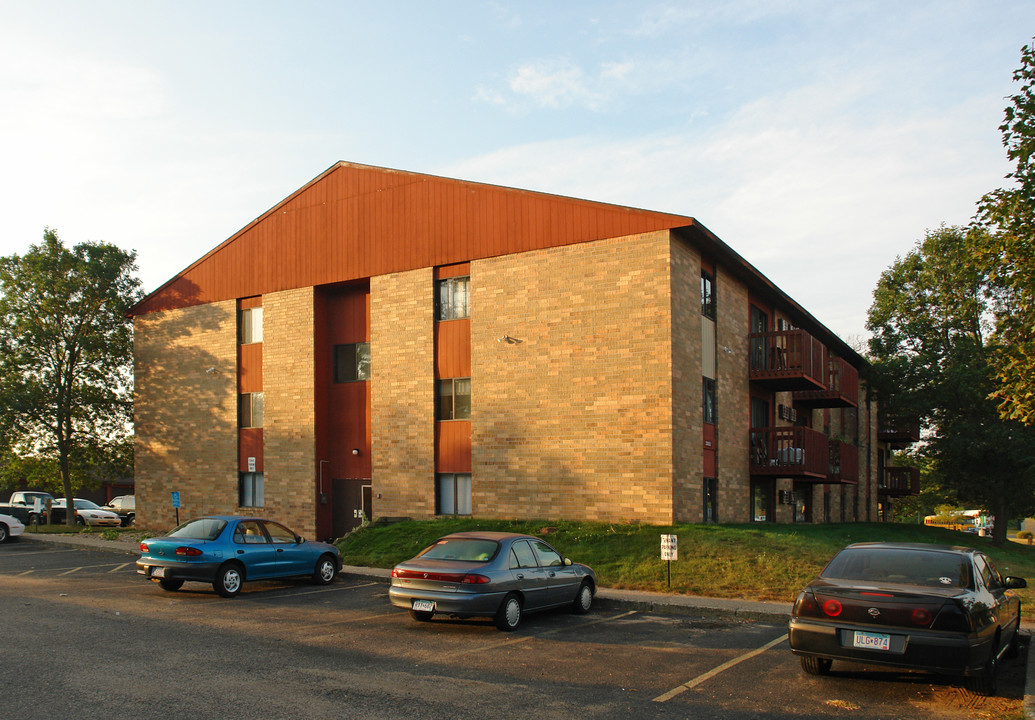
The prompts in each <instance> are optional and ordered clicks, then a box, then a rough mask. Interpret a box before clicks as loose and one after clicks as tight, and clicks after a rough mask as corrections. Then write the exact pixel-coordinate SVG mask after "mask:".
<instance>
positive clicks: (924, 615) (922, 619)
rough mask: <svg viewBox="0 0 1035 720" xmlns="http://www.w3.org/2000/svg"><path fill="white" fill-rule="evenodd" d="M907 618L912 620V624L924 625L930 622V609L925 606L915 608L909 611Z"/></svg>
mask: <svg viewBox="0 0 1035 720" xmlns="http://www.w3.org/2000/svg"><path fill="white" fill-rule="evenodd" d="M909 619H910V620H912V621H913V624H914V625H919V626H920V627H925V626H927V625H930V624H931V611H930V610H928V609H927V608H916V609H915V610H913V612H911V613H909Z"/></svg>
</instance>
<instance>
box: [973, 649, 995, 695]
mask: <svg viewBox="0 0 1035 720" xmlns="http://www.w3.org/2000/svg"><path fill="white" fill-rule="evenodd" d="M998 647H999V639H998V638H996V643H995V645H994V646H993V650H992V652H991V654H990V655H989V656H988V661H987V662H986V663H985V671H984V672H983V673H981V674H980V675H975V676H973V677H968V678H967V690H970V691H971V692H972V693H974V694H976V695H995V691H996V675H998V671H999V662H998V660H997V659H996V656H995V649H996V648H998Z"/></svg>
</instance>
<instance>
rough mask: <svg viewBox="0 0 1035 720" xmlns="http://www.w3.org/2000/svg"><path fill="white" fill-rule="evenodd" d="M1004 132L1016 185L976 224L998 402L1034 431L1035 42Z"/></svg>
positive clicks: (984, 209) (991, 200)
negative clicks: (990, 313) (989, 304)
mask: <svg viewBox="0 0 1035 720" xmlns="http://www.w3.org/2000/svg"><path fill="white" fill-rule="evenodd" d="M1013 79H1014V81H1015V82H1019V83H1020V84H1021V85H1020V90H1019V92H1017V94H1015V95H1013V96H1012V97H1010V98H1009V100H1010V104H1009V105H1008V106H1007V108H1006V117H1005V119H1004V121H1003V124H1002V125H1000V126H999V130H1000V131H1001V132H1002V134H1003V145H1005V146H1006V155H1007V157H1008V158H1009V159H1010V160H1011V161H1013V162H1014V163H1016V165H1015V168H1014V170H1013V172H1011V173H1009V174H1008V175H1007V176H1006V177H1007V179H1010V180H1012V181H1013V186H1012V187H1009V188H1003V189H1000V190H994V191H993V192H990V193H988V194H987V195H985V196H984V197H983V198H982V199H981V202H980V203H979V205H978V214H977V217H976V221H977V223H978V224H980V225H981V226H982V227H984V228H985V229H986V230H987V231H988V232H987V233H986V235H985V238H986V240H987V241H986V242H985V243H983V244H982V245H981V246H979V247H978V248H976V256H977V257H978V259H979V261H980V263H981V264H982V265H983V266H984V267H985V268H987V271H988V275H989V280H990V282H991V288H992V290H993V293H994V294H993V300H994V304H993V308H992V309H993V310H994V312H995V317H996V330H995V334H994V335H993V337H992V347H993V353H992V356H991V359H990V362H991V364H992V367H993V369H994V371H995V376H996V380H997V384H996V387H994V388H993V390H992V392H993V396H994V397H995V398H996V399H997V400H998V401H999V411H1000V413H1001V414H1002V416H1003V417H1005V418H1010V419H1014V420H1018V421H1020V422H1023V423H1025V424H1026V425H1035V43H1033V44H1031V45H1028V46H1026V47H1024V48H1023V49H1022V50H1021V67H1020V68H1019V69H1018V70H1016V71H1015V72H1014V75H1013Z"/></svg>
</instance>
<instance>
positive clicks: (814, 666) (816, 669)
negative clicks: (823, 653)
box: [801, 655, 834, 675]
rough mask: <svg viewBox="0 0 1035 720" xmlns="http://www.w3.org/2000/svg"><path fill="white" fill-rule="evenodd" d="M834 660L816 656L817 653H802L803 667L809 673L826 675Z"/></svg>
mask: <svg viewBox="0 0 1035 720" xmlns="http://www.w3.org/2000/svg"><path fill="white" fill-rule="evenodd" d="M833 664H834V661H833V660H831V659H830V658H821V657H816V656H815V655H802V658H801V669H802V670H804V671H805V672H807V673H808V674H809V675H826V674H827V673H829V672H830V666H831V665H833Z"/></svg>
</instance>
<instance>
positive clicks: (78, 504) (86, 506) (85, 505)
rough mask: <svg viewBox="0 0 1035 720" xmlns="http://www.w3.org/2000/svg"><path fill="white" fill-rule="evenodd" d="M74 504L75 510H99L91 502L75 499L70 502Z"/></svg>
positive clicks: (95, 504) (96, 505)
mask: <svg viewBox="0 0 1035 720" xmlns="http://www.w3.org/2000/svg"><path fill="white" fill-rule="evenodd" d="M72 502H73V503H75V508H76V510H100V509H101V506H100V505H98V504H97V503H95V502H94V501H93V500H80V499H79V498H76V499H75V500H73V501H72Z"/></svg>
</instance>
